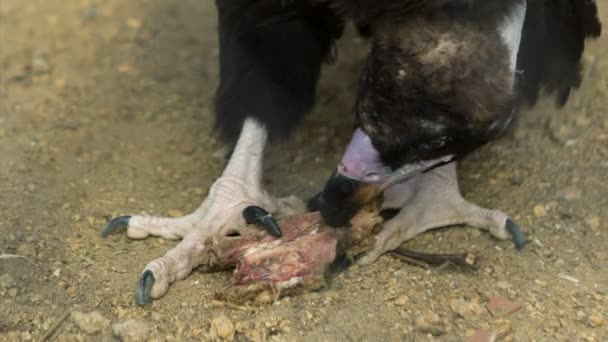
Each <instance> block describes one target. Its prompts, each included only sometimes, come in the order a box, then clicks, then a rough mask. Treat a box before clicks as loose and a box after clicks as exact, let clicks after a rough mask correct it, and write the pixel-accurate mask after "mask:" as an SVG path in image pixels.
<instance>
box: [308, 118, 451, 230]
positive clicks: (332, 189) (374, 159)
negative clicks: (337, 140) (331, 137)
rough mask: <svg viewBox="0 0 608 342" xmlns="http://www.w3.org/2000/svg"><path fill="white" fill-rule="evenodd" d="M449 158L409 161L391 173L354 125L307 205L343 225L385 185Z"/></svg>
mask: <svg viewBox="0 0 608 342" xmlns="http://www.w3.org/2000/svg"><path fill="white" fill-rule="evenodd" d="M453 159H454V156H452V155H448V156H444V157H440V158H436V159H432V160H424V161H419V162H414V163H409V164H406V165H404V166H402V167H400V168H399V169H397V170H395V171H393V172H391V171H390V168H388V167H387V166H385V165H384V164H383V163H382V162H381V160H380V155H379V153H378V151H377V150H376V149H375V148H374V147H373V145H372V143H371V139H370V138H369V136H367V134H365V133H364V132H363V131H362V130H361V129H359V128H358V129H356V130H355V132H354V134H353V137H352V139H351V142H350V143H349V145H348V147H347V148H346V152H345V153H344V155H343V156H342V160H341V161H340V164H339V165H338V168H337V170H336V171H335V172H334V173H333V174H332V176H331V177H330V178H329V180H328V181H327V183H326V184H325V188H324V189H323V192H322V193H320V194H319V195H318V196H317V197H315V198H314V199H313V200H312V201H311V203H310V204H309V207H311V209H314V210H320V211H321V216H322V217H323V220H324V221H325V223H326V224H328V225H330V226H332V227H345V226H348V225H349V223H350V219H351V218H352V217H353V216H354V215H355V214H356V213H357V212H358V211H359V210H360V209H361V208H362V207H363V206H365V205H366V204H368V203H370V202H371V201H372V200H374V199H375V198H377V197H378V196H379V195H381V194H382V193H383V192H384V190H385V189H386V188H388V187H389V186H391V185H393V184H397V183H402V182H405V181H407V180H409V179H411V178H413V177H415V176H416V175H419V174H421V173H423V172H425V171H428V170H430V169H432V168H435V167H437V166H440V165H444V164H447V163H449V162H451V161H452V160H453Z"/></svg>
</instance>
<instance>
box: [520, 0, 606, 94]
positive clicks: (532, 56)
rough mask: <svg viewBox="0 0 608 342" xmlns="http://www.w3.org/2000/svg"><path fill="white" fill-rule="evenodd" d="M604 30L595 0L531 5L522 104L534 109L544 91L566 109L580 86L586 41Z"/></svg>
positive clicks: (525, 33)
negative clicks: (573, 90)
mask: <svg viewBox="0 0 608 342" xmlns="http://www.w3.org/2000/svg"><path fill="white" fill-rule="evenodd" d="M601 30H602V26H601V23H600V21H599V19H598V13H597V6H596V4H595V1H594V0H543V1H541V0H531V1H528V7H527V11H526V20H525V23H524V30H523V33H522V42H521V46H520V50H519V55H518V70H520V85H519V89H520V92H521V96H522V99H523V101H524V102H525V103H526V104H528V105H533V104H534V103H535V102H536V101H537V99H538V96H539V94H540V92H541V90H545V91H546V92H548V93H552V94H554V95H555V96H556V101H557V104H558V105H560V106H561V105H564V104H565V103H566V101H567V100H568V97H569V95H570V93H571V91H572V89H575V88H577V87H578V86H579V85H580V83H581V56H582V53H583V50H584V48H585V39H586V38H591V37H598V36H599V35H600V33H601Z"/></svg>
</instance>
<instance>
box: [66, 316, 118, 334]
mask: <svg viewBox="0 0 608 342" xmlns="http://www.w3.org/2000/svg"><path fill="white" fill-rule="evenodd" d="M70 317H71V319H72V322H74V324H76V326H77V327H78V328H79V329H80V330H82V331H84V332H85V333H87V334H98V333H101V332H102V331H104V330H106V329H107V328H108V327H109V326H110V320H109V319H107V318H105V317H104V316H103V315H102V314H101V313H100V312H99V311H92V312H87V313H85V312H80V311H72V313H71V314H70Z"/></svg>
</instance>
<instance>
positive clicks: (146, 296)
mask: <svg viewBox="0 0 608 342" xmlns="http://www.w3.org/2000/svg"><path fill="white" fill-rule="evenodd" d="M155 281H156V279H154V273H152V271H150V270H145V271H144V273H142V274H141V276H140V277H139V283H138V284H137V290H135V302H136V303H137V304H139V305H147V304H150V302H151V298H150V292H151V291H152V286H154V282H155Z"/></svg>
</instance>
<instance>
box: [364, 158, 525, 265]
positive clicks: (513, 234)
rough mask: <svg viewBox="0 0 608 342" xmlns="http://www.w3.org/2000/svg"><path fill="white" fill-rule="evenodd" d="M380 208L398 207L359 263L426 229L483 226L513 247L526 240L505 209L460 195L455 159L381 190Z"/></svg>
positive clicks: (374, 257) (373, 259) (395, 246)
mask: <svg viewBox="0 0 608 342" xmlns="http://www.w3.org/2000/svg"><path fill="white" fill-rule="evenodd" d="M383 209H399V211H398V213H397V214H396V215H395V216H394V217H393V218H391V219H390V220H388V221H387V222H385V223H384V227H383V228H382V231H381V232H380V233H379V234H378V235H377V236H376V241H375V246H374V247H373V248H372V250H371V251H369V252H368V253H367V254H366V255H365V257H364V258H362V259H361V261H360V262H361V263H362V264H369V263H372V262H373V261H375V260H376V259H377V258H378V257H379V256H381V255H382V254H384V253H386V252H388V251H392V250H395V249H396V248H397V247H399V246H400V245H401V244H402V243H403V242H405V241H407V240H410V239H413V238H414V237H416V236H417V235H419V234H422V233H424V232H426V231H428V230H431V229H436V228H441V227H446V226H453V225H467V226H471V227H475V228H479V229H483V230H487V231H489V232H490V234H492V236H494V237H496V238H498V239H501V240H506V239H509V238H511V239H512V240H513V242H514V243H515V247H516V248H517V249H522V248H524V246H525V244H526V240H525V237H524V235H523V234H522V232H521V230H520V228H519V227H518V226H517V225H516V224H515V223H514V222H513V221H512V220H511V219H510V218H509V216H507V215H506V214H505V213H503V212H501V211H498V210H491V209H486V208H482V207H479V206H477V205H475V204H473V203H471V202H469V201H467V200H466V199H464V198H463V197H462V195H461V194H460V190H459V189H458V180H457V177H456V163H450V164H447V165H445V166H441V167H438V168H436V169H434V170H432V171H429V172H427V173H423V174H420V175H418V176H416V177H414V178H412V179H410V180H408V181H407V182H405V183H401V184H396V185H394V186H392V187H391V188H389V189H387V190H386V191H385V201H384V203H383Z"/></svg>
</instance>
